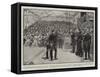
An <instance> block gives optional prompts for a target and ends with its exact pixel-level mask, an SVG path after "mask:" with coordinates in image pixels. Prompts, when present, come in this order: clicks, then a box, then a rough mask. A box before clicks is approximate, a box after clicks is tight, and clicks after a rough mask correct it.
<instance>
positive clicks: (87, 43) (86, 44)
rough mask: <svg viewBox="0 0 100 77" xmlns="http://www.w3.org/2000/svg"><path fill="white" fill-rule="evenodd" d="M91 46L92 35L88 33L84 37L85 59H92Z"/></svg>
mask: <svg viewBox="0 0 100 77" xmlns="http://www.w3.org/2000/svg"><path fill="white" fill-rule="evenodd" d="M90 45H91V35H90V34H89V33H87V34H86V35H84V40H83V48H84V52H85V59H90Z"/></svg>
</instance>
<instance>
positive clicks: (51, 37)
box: [48, 34, 57, 60]
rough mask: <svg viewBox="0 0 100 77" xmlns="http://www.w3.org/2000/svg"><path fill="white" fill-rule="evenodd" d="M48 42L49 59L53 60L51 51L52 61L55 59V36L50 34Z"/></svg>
mask: <svg viewBox="0 0 100 77" xmlns="http://www.w3.org/2000/svg"><path fill="white" fill-rule="evenodd" d="M48 42H49V45H50V59H51V60H53V50H54V51H55V52H54V59H56V58H57V34H51V35H50V36H49V38H48Z"/></svg>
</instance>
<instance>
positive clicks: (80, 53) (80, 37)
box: [76, 31, 83, 57]
mask: <svg viewBox="0 0 100 77" xmlns="http://www.w3.org/2000/svg"><path fill="white" fill-rule="evenodd" d="M82 40H83V35H82V33H81V31H79V33H78V34H77V52H76V55H78V56H80V57H83V50H82Z"/></svg>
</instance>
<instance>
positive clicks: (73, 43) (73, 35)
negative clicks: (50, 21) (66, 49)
mask: <svg viewBox="0 0 100 77" xmlns="http://www.w3.org/2000/svg"><path fill="white" fill-rule="evenodd" d="M71 45H72V53H74V52H75V45H76V39H75V33H74V32H72V35H71Z"/></svg>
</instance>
